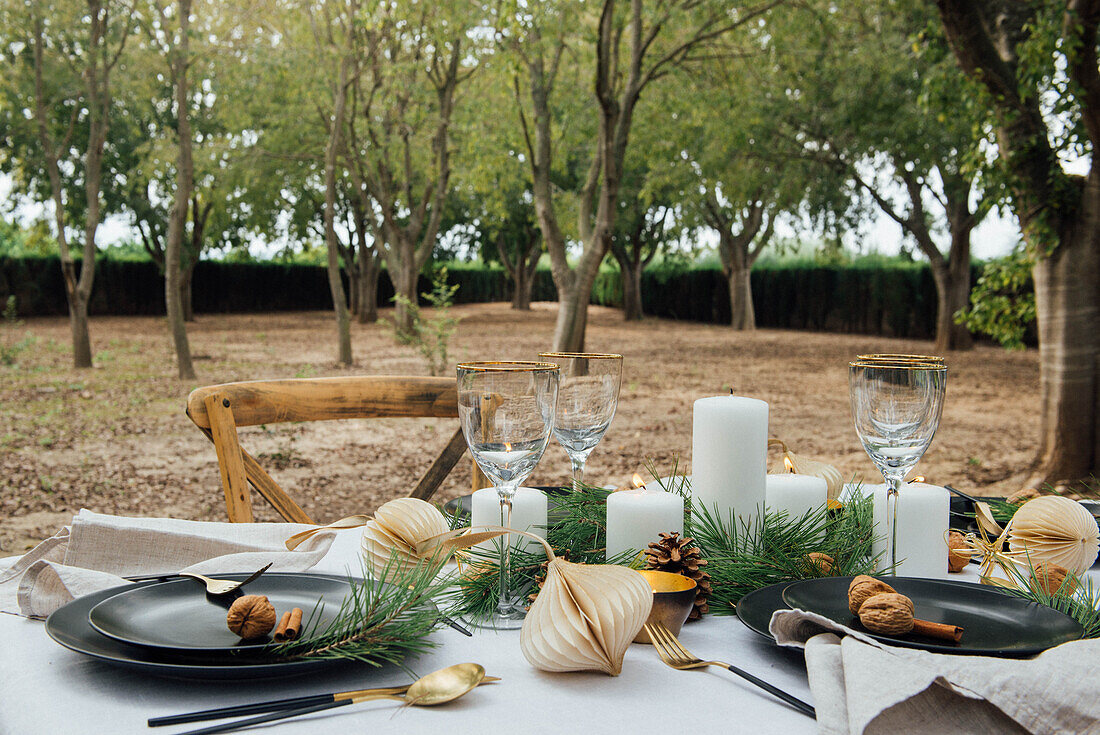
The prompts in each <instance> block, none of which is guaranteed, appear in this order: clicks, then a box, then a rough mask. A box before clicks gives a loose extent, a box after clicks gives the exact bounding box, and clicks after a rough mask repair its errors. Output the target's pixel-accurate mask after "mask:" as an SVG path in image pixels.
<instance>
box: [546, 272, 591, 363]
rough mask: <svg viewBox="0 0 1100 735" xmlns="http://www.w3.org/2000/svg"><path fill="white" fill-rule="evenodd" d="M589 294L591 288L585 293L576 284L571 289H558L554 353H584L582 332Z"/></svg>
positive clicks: (586, 317) (586, 320) (586, 318)
mask: <svg viewBox="0 0 1100 735" xmlns="http://www.w3.org/2000/svg"><path fill="white" fill-rule="evenodd" d="M591 292H592V289H591V286H590V287H589V289H588V291H587V292H586V291H584V290H583V289H582V288H581V287H580V284H578V283H576V282H574V284H573V285H572V286H571V287H566V288H562V287H561V286H559V287H558V319H557V322H556V323H555V324H554V352H584V332H585V327H586V326H587V325H588V301H589V294H591Z"/></svg>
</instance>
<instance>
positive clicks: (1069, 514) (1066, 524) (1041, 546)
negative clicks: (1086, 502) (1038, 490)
mask: <svg viewBox="0 0 1100 735" xmlns="http://www.w3.org/2000/svg"><path fill="white" fill-rule="evenodd" d="M1005 534H1006V535H1007V538H1008V543H1009V548H1010V551H1009V553H1008V556H1010V557H1012V558H1013V559H1014V560H1015V561H1017V562H1019V563H1021V564H1025V565H1026V564H1027V563H1028V562H1030V563H1031V565H1032V566H1034V565H1036V564H1039V563H1040V562H1043V563H1047V564H1057V565H1058V566H1060V567H1065V568H1066V569H1068V570H1069V571H1071V572H1073V573H1075V574H1084V572H1085V570H1086V569H1088V568H1089V567H1090V566H1092V563H1093V562H1094V561H1096V554H1097V550H1098V549H1100V529H1097V526H1096V519H1095V518H1093V516H1092V514H1091V513H1089V511H1088V509H1086V508H1085V507H1084V506H1083V505H1081V504H1080V503H1078V502H1077V501H1075V500H1070V499H1069V498H1064V497H1060V496H1057V495H1044V496H1042V497H1039V498H1035V499H1033V500H1029V501H1027V502H1026V503H1024V504H1023V505H1022V506H1020V509H1019V510H1017V511H1016V513H1015V514H1014V515H1013V516H1012V520H1011V521H1009V522H1008V527H1007V528H1006V529H1005Z"/></svg>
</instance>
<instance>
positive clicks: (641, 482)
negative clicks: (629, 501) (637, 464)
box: [630, 472, 645, 487]
mask: <svg viewBox="0 0 1100 735" xmlns="http://www.w3.org/2000/svg"><path fill="white" fill-rule="evenodd" d="M630 482H631V483H633V484H634V487H645V481H644V480H643V479H642V476H641V475H639V474H638V473H637V472H635V473H634V477H631V478H630Z"/></svg>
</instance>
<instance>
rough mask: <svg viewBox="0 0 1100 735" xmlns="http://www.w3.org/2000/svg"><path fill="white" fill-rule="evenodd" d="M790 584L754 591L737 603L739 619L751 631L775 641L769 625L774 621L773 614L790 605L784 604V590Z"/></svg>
mask: <svg viewBox="0 0 1100 735" xmlns="http://www.w3.org/2000/svg"><path fill="white" fill-rule="evenodd" d="M789 584H791V583H790V582H780V583H779V584H771V585H768V586H767V587H761V588H760V589H758V590H753V591H752V592H750V593H748V594H747V595H745V596H744V597H742V598H741V599H740V600H738V601H737V618H738V620H740V621H741V622H742V623H744V624H745V627H747V628H748V629H749V630H751V631H752V632H754V633H759V634H760V635H762V636H764V637H765V638H767V639H768V640H769V641H774V640H775V639H774V638H772V634H771V633H769V632H768V625H769V624H770V623H771V621H772V613H774V612H775V611H776V610H787V609H789V607H790V606H789V605H787V603H785V602H783V590H785V589H786V588H787V585H789Z"/></svg>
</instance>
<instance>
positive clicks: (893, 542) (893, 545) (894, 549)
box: [886, 477, 901, 575]
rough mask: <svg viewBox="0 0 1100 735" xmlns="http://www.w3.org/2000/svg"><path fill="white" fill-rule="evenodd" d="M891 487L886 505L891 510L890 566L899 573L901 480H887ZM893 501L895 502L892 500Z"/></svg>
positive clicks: (887, 493)
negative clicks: (899, 491) (899, 500)
mask: <svg viewBox="0 0 1100 735" xmlns="http://www.w3.org/2000/svg"><path fill="white" fill-rule="evenodd" d="M887 483H888V484H889V489H888V490H887V492H886V507H887V508H888V509H889V512H890V567H891V574H895V575H896V574H897V573H898V570H897V565H898V499H899V498H900V495H899V494H898V490H899V489H900V488H901V480H900V479H898V478H896V477H893V478H889V479H888V480H887ZM891 501H893V502H891Z"/></svg>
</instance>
